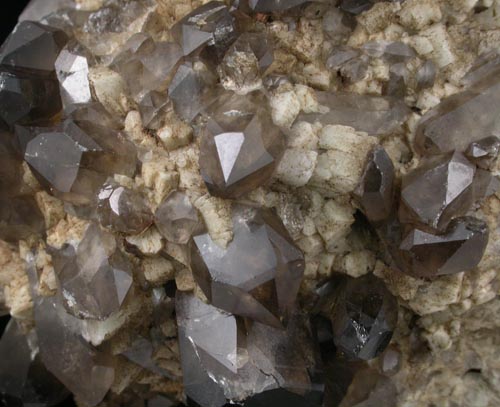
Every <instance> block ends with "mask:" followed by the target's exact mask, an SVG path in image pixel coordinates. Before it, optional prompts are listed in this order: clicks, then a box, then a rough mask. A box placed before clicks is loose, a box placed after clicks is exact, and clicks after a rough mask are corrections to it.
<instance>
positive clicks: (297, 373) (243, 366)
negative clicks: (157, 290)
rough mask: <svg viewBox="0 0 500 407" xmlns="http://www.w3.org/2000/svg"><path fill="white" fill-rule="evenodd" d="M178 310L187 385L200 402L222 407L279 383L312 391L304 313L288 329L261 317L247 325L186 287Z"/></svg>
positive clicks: (311, 360)
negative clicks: (265, 322) (264, 322)
mask: <svg viewBox="0 0 500 407" xmlns="http://www.w3.org/2000/svg"><path fill="white" fill-rule="evenodd" d="M176 314H177V321H178V326H179V347H180V353H181V361H182V369H183V374H184V385H185V391H186V394H187V396H188V397H190V398H191V399H193V400H194V401H195V402H197V403H198V404H200V405H202V406H207V407H222V406H224V405H225V404H226V402H227V401H228V400H230V401H232V402H239V401H244V400H245V399H247V398H250V397H251V396H254V395H256V394H259V393H261V392H264V391H266V390H271V389H278V388H286V389H288V390H289V391H291V392H294V393H297V394H298V396H297V397H302V396H304V395H306V394H307V393H309V392H311V391H313V383H312V382H311V378H310V376H309V371H312V370H313V369H314V357H313V355H312V354H311V352H312V346H311V345H312V344H311V343H310V342H309V341H310V338H309V337H308V334H307V329H306V328H305V326H304V325H303V324H304V321H303V318H302V317H300V316H297V317H294V318H293V319H292V320H291V322H290V324H289V326H288V327H287V329H286V330H281V329H276V328H273V327H270V326H267V325H263V324H260V323H258V322H254V323H252V324H248V325H246V326H247V328H245V324H244V323H243V320H241V319H239V318H238V317H236V316H234V315H231V314H227V313H225V312H224V311H222V310H220V309H218V308H215V307H214V306H212V305H207V304H205V303H203V302H202V301H200V300H199V299H198V298H196V297H195V296H194V295H190V294H186V293H178V294H177V296H176ZM221 332H224V335H223V336H221ZM299 395H301V396H299ZM249 405H252V402H249Z"/></svg>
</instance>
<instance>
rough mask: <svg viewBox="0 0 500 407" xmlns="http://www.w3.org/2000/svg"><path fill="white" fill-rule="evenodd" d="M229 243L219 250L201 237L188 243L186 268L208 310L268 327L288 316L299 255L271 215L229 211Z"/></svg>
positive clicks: (297, 281) (247, 208) (299, 271)
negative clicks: (234, 315) (230, 236)
mask: <svg viewBox="0 0 500 407" xmlns="http://www.w3.org/2000/svg"><path fill="white" fill-rule="evenodd" d="M232 221H233V233H234V238H233V240H232V241H231V242H230V243H229V244H228V246H227V248H225V249H224V248H221V247H220V246H218V245H217V244H216V243H215V242H214V241H213V240H212V238H211V237H210V235H209V234H208V233H207V232H205V233H199V234H195V235H194V236H193V238H192V240H191V243H190V244H191V268H192V270H193V274H194V277H195V279H196V281H197V282H198V284H199V286H200V287H201V289H202V290H203V292H204V293H205V295H206V296H207V298H208V299H209V301H210V303H211V304H213V305H214V306H216V307H218V308H221V309H223V310H225V311H227V312H231V313H233V314H236V315H241V316H244V317H248V318H251V319H254V320H256V321H259V322H261V323H264V324H268V325H271V326H273V327H278V328H279V327H281V326H282V322H286V320H287V318H288V317H289V316H290V315H291V313H292V311H293V307H294V303H295V298H296V296H297V293H298V290H299V287H300V284H301V281H302V276H303V273H304V256H303V254H302V252H301V251H300V249H299V248H298V247H297V246H296V245H295V244H294V242H293V240H292V239H291V237H290V235H289V234H288V232H287V231H286V229H285V227H284V226H283V223H282V222H281V220H280V219H279V218H278V217H277V216H276V215H275V214H274V213H272V212H270V211H268V210H263V209H257V208H254V207H250V206H244V205H234V206H233V214H232Z"/></svg>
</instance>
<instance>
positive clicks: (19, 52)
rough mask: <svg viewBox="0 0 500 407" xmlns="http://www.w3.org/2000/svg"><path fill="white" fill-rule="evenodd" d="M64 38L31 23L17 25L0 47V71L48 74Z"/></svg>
mask: <svg viewBox="0 0 500 407" xmlns="http://www.w3.org/2000/svg"><path fill="white" fill-rule="evenodd" d="M67 40H68V38H67V36H66V34H65V33H64V32H63V31H60V30H58V29H55V28H52V27H49V26H46V25H42V24H39V23H36V22H33V21H23V22H21V23H19V24H18V25H17V26H16V28H15V29H14V31H12V33H11V34H10V36H9V37H8V38H7V40H6V41H5V42H4V44H3V45H2V47H1V48H0V69H2V70H9V71H11V72H12V71H14V72H20V71H25V72H29V73H31V74H35V73H37V74H41V75H51V74H53V73H54V63H55V61H56V59H57V57H58V55H59V51H60V50H61V48H62V47H63V46H64V45H65V44H66V42H67Z"/></svg>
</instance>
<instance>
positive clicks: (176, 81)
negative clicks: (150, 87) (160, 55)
mask: <svg viewBox="0 0 500 407" xmlns="http://www.w3.org/2000/svg"><path fill="white" fill-rule="evenodd" d="M215 79H216V78H215V76H214V75H213V74H212V72H210V71H209V69H208V67H207V66H206V65H205V64H204V63H203V62H202V61H200V60H188V61H185V62H184V63H183V64H182V65H180V66H179V69H177V72H176V73H175V75H174V77H173V79H172V82H170V85H169V86H168V96H169V97H170V100H172V103H173V105H174V110H175V112H176V113H177V114H178V115H179V116H180V117H181V118H183V119H184V120H186V121H188V122H191V121H192V120H193V119H194V118H195V117H196V116H197V115H198V114H199V113H200V112H201V111H202V110H203V109H204V108H205V107H206V106H207V105H208V104H210V102H211V101H212V100H213V99H214V91H213V90H214V88H215V85H216V81H215Z"/></svg>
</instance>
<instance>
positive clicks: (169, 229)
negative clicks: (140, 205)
mask: <svg viewBox="0 0 500 407" xmlns="http://www.w3.org/2000/svg"><path fill="white" fill-rule="evenodd" d="M199 224H200V219H199V216H198V211H197V210H196V208H195V207H194V206H193V205H192V204H191V201H190V200H189V197H188V196H187V195H186V194H185V193H183V192H180V191H174V192H172V193H170V194H169V195H168V196H167V197H166V198H165V199H164V200H163V202H162V203H161V204H160V206H159V207H158V209H157V210H156V212H155V225H156V227H157V228H158V231H159V232H160V233H161V234H162V235H163V237H164V238H165V239H167V240H168V241H169V242H172V243H179V244H186V243H187V242H188V241H189V239H191V236H192V235H193V232H194V231H195V230H196V228H197V227H198V226H199Z"/></svg>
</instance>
